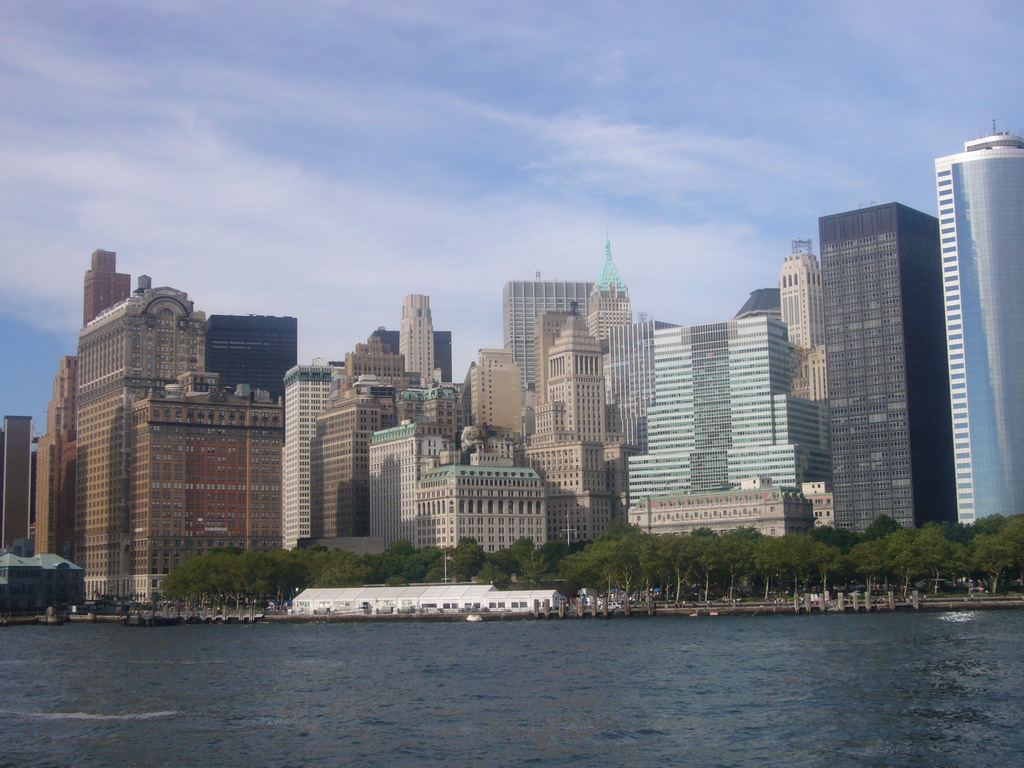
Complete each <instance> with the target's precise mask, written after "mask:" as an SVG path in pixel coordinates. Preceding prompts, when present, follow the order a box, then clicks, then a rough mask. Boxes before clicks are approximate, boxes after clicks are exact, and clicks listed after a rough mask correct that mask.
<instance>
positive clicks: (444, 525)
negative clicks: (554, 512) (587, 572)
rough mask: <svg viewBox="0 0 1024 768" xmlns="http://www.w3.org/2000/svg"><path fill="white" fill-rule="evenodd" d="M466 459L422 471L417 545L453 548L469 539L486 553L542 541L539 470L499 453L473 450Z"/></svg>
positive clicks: (544, 530) (544, 536)
mask: <svg viewBox="0 0 1024 768" xmlns="http://www.w3.org/2000/svg"><path fill="white" fill-rule="evenodd" d="M509 449H511V443H510V442H509ZM508 452H510V450H509V451H508ZM469 460H470V463H469V464H468V465H466V464H449V465H447V466H440V467H437V468H436V469H431V470H428V471H427V472H425V473H424V474H423V476H422V478H421V479H420V482H419V490H418V493H417V502H416V532H417V533H416V541H415V545H416V546H417V547H454V546H455V545H457V544H458V543H459V540H460V539H463V538H473V539H476V542H477V543H478V544H479V545H480V546H481V547H483V549H484V551H485V552H496V551H497V550H499V549H505V548H507V547H510V546H511V545H512V544H514V543H515V542H516V541H518V540H519V539H522V538H527V539H532V540H533V543H534V544H535V545H537V546H539V545H541V544H543V543H544V542H546V541H547V540H548V537H547V514H546V509H545V491H544V483H543V481H542V480H541V478H540V476H539V475H538V474H537V472H536V471H535V470H533V469H531V468H529V467H517V466H513V460H512V459H511V458H509V457H508V456H507V455H503V454H502V452H495V451H481V452H476V453H473V454H471V455H470V459H469Z"/></svg>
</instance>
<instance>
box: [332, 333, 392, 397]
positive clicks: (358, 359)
mask: <svg viewBox="0 0 1024 768" xmlns="http://www.w3.org/2000/svg"><path fill="white" fill-rule="evenodd" d="M360 376H375V377H376V378H377V379H378V380H380V382H381V383H382V384H386V385H389V386H392V387H398V388H399V389H404V388H405V387H406V386H408V380H407V379H406V375H405V355H402V354H398V353H393V352H391V348H390V347H388V346H386V345H385V344H384V342H383V341H382V340H381V338H380V337H379V336H370V338H368V339H367V340H366V343H365V344H356V348H355V351H353V352H347V353H346V354H345V381H347V382H354V381H356V380H358V379H359V377H360Z"/></svg>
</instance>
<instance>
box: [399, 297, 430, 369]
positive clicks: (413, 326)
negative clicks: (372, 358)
mask: <svg viewBox="0 0 1024 768" xmlns="http://www.w3.org/2000/svg"><path fill="white" fill-rule="evenodd" d="M398 333H399V341H398V343H399V351H400V352H401V353H402V355H404V356H405V370H406V371H407V372H409V373H414V374H417V375H418V376H419V379H420V382H421V383H424V384H425V383H426V382H428V381H434V380H435V379H436V378H438V377H437V376H436V375H435V371H434V323H433V319H432V318H431V315H430V297H429V296H422V295H420V294H411V295H409V296H406V297H405V298H404V299H402V320H401V324H400V326H399V330H398Z"/></svg>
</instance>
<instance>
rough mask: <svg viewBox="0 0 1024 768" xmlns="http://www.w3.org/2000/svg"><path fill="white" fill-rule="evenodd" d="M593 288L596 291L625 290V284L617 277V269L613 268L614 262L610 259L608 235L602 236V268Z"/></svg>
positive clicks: (610, 246)
mask: <svg viewBox="0 0 1024 768" xmlns="http://www.w3.org/2000/svg"><path fill="white" fill-rule="evenodd" d="M594 289H595V290H598V291H610V290H612V289H618V290H620V291H625V290H626V284H625V283H624V282H622V278H621V277H619V270H617V269H616V268H615V263H614V262H613V261H612V243H611V241H610V240H609V239H608V235H605V237H604V268H603V269H602V270H601V276H600V277H599V278H597V282H596V283H595V284H594Z"/></svg>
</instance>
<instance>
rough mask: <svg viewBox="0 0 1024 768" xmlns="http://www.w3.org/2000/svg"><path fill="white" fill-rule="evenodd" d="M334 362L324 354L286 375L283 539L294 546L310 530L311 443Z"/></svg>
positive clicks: (286, 546) (328, 388)
mask: <svg viewBox="0 0 1024 768" xmlns="http://www.w3.org/2000/svg"><path fill="white" fill-rule="evenodd" d="M331 370H332V369H331V366H329V365H328V364H327V361H326V360H324V359H323V358H314V359H313V361H312V363H311V364H310V365H296V366H295V367H294V368H291V369H290V370H289V371H288V372H287V373H286V374H285V377H284V461H283V464H284V466H283V471H282V478H281V491H282V492H281V497H282V506H283V509H282V512H281V525H282V529H283V530H282V543H281V545H282V546H283V547H284V548H285V549H294V548H295V547H296V546H297V545H298V543H299V539H308V538H309V537H310V535H311V533H310V523H309V514H310V444H311V443H312V441H313V437H314V435H315V434H316V417H317V416H319V415H320V414H321V413H322V412H323V411H324V409H325V408H327V403H328V395H329V394H330V391H331Z"/></svg>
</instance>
